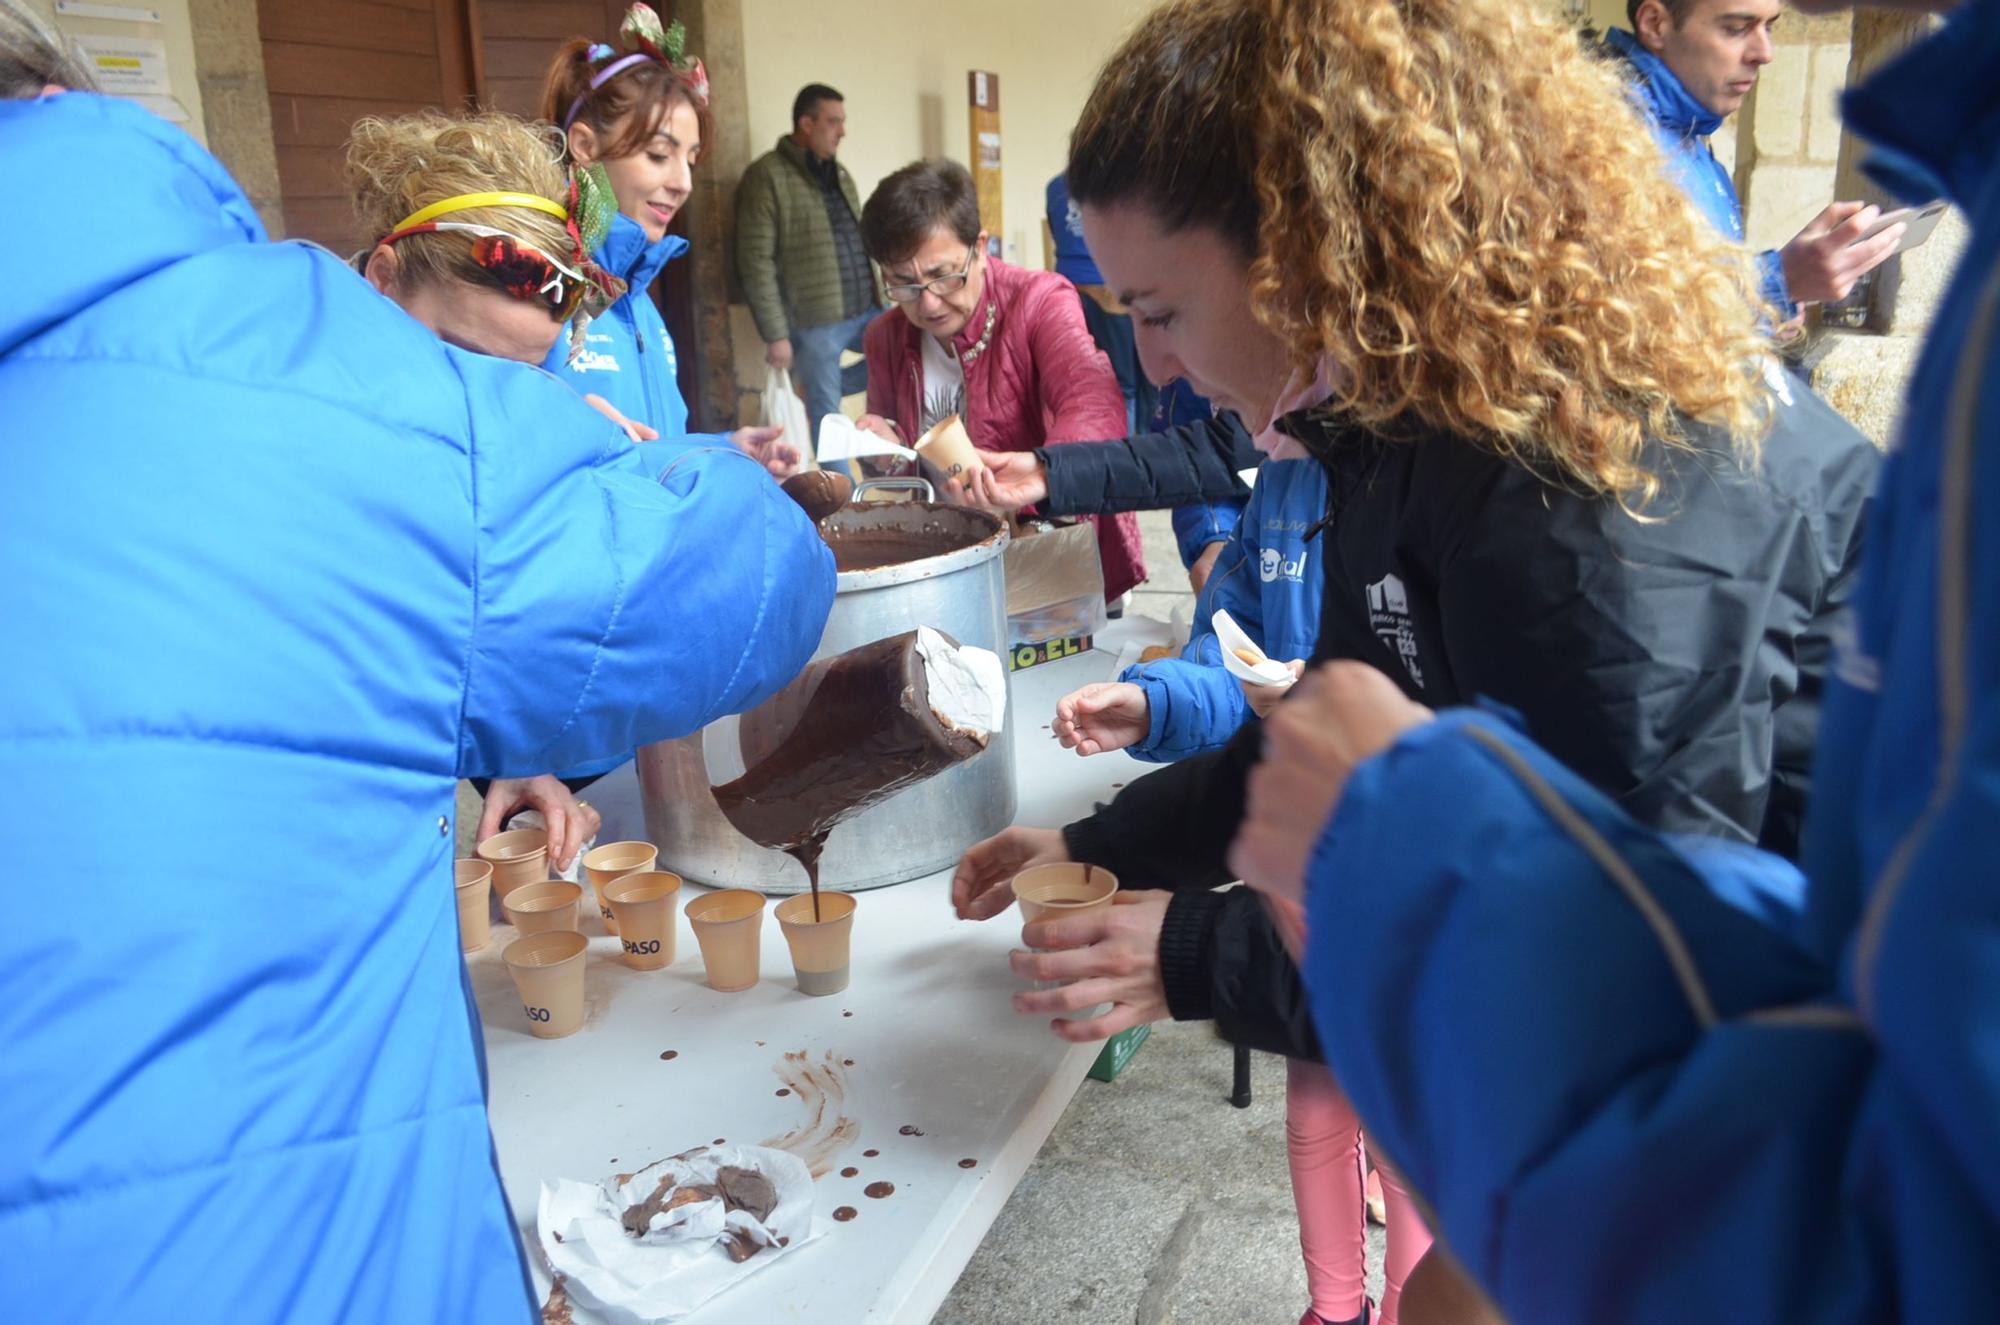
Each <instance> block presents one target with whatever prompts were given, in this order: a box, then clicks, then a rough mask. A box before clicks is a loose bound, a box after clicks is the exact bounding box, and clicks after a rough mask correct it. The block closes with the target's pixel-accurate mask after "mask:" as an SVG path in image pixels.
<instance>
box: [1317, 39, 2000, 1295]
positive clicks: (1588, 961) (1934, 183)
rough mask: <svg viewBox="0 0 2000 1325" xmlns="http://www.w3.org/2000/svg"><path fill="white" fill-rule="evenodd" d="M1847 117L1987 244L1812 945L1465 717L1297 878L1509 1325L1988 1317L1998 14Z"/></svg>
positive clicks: (1833, 727) (1897, 532)
mask: <svg viewBox="0 0 2000 1325" xmlns="http://www.w3.org/2000/svg"><path fill="white" fill-rule="evenodd" d="M1845 108H1846V111H1847V117H1848V121H1849V123H1850V124H1851V125H1852V126H1853V127H1854V128H1855V129H1856V130H1858V131H1860V132H1861V133H1863V134H1865V135H1867V136H1868V137H1870V138H1871V139H1873V140H1874V141H1875V142H1876V143H1878V144H1879V145H1881V146H1882V147H1884V148H1886V149H1887V156H1888V161H1889V164H1890V165H1891V166H1892V167H1893V169H1891V170H1890V171H1888V172H1886V173H1887V174H1888V175H1889V176H1890V177H1893V178H1895V179H1898V180H1900V181H1904V182H1905V184H1906V193H1905V196H1907V197H1908V198H1909V199H1910V200H1911V201H1913V202H1915V201H1921V200H1923V199H1925V198H1928V197H1932V196H1936V195H1939V194H1942V195H1943V196H1946V197H1949V198H1951V199H1952V200H1954V201H1955V202H1956V203H1958V204H1959V205H1960V206H1962V207H1963V208H1964V209H1965V211H1966V212H1967V214H1968V216H1969V218H1970V220H1971V223H1972V224H1971V239H1970V242H1969V243H1968V246H1967V249H1966V253H1965V257H1964V260H1963V262H1962V264H1961V266H1960V269H1959V273H1958V276H1957V278H1956V280H1955V281H1954V283H1953V286H1952V288H1951V289H1950V291H1949V292H1948V294H1947V296H1946V298H1945V299H1944V301H1943V302H1942V303H1941V305H1940V306H1939V308H1938V310H1937V313H1936V315H1935V318H1934V320H1933V322H1932V326H1931V341H1930V344H1929V345H1928V346H1927V348H1926V349H1925V352H1924V355H1923V358H1922V361H1921V362H1920V364H1919V365H1918V368H1917V370H1916V374H1915V376H1914V378H1913V379H1912V383H1911V389H1910V398H1909V404H1908V411H1907V413H1906V415H1905V420H1904V425H1903V428H1902V441H1901V444H1900V446H1899V448H1898V449H1897V450H1896V451H1895V452H1894V453H1893V454H1892V455H1891V457H1890V459H1889V461H1888V463H1887V465H1886V466H1885V467H1884V469H1883V471H1882V478H1881V488H1880V493H1879V496H1878V499H1877V502H1876V506H1875V510H1874V514H1873V515H1872V516H1871V527H1870V530H1869V535H1868V553H1867V557H1866V560H1865V563H1864V565H1863V568H1862V573H1861V579H1860V584H1859V586H1858V588H1857V591H1856V593H1855V597H1854V607H1855V613H1856V617H1857V621H1856V624H1855V627H1854V629H1853V632H1852V635H1851V638H1850V639H1849V640H1848V641H1847V642H1846V643H1845V644H1844V645H1843V648H1842V653H1841V656H1840V657H1839V658H1838V659H1837V660H1836V663H1835V666H1834V668H1833V671H1832V676H1831V678H1830V681H1829V685H1828V693H1827V697H1826V702H1825V710H1824V719H1823V721H1822V724H1821V727H1820V741H1819V759H1818V763H1817V765H1816V770H1815V780H1814V798H1813V802H1812V806H1811V814H1810V819H1809V822H1808V826H1807V834H1806V853H1805V861H1806V874H1807V877H1808V879H1809V880H1810V882H1809V883H1808V884H1807V885H1806V909H1805V914H1804V916H1803V926H1802V928H1801V929H1799V930H1798V933H1799V934H1800V935H1801V937H1800V938H1799V939H1798V940H1797V941H1794V940H1793V939H1792V938H1791V936H1790V929H1789V927H1788V926H1782V925H1781V926H1767V925H1764V924H1760V923H1758V922H1757V921H1755V920H1753V919H1752V918H1751V917H1749V916H1747V915H1745V914H1744V913H1743V912H1741V911H1740V910H1738V909H1737V908H1735V907H1734V906H1732V905H1730V904H1729V903H1728V902H1727V901H1726V900H1723V899H1722V898H1720V897H1718V895H1717V886H1716V885H1717V884H1718V883H1725V884H1726V883H1730V882H1732V881H1733V878H1734V875H1735V874H1736V873H1737V872H1738V871H1737V869H1736V868H1734V867H1731V868H1729V872H1728V873H1723V872H1722V871H1723V870H1724V868H1725V866H1726V865H1728V863H1729V862H1728V858H1727V857H1718V858H1709V859H1694V858H1690V857H1688V856H1687V855H1685V854H1684V853H1681V852H1678V851H1676V850H1674V849H1673V848H1672V847H1671V846H1669V845H1668V844H1667V843H1665V842H1663V841H1662V840H1661V839H1659V838H1657V837H1655V836H1654V835H1653V834H1651V833H1648V832H1646V831H1645V830H1643V829H1641V828H1639V827H1638V826H1636V825H1635V824H1634V823H1633V822H1632V821H1631V820H1630V819H1628V818H1626V817H1625V816H1624V815H1623V814H1621V813H1619V812H1618V810H1617V809H1615V808H1614V807H1613V806H1612V805H1610V804H1609V803H1608V802H1606V801H1605V800H1604V798H1603V797H1601V796H1599V795H1597V794H1596V793H1595V792H1593V791H1591V790H1590V789H1588V788H1587V787H1585V786H1583V785H1582V784H1581V783H1580V782H1579V781H1578V780H1577V779H1576V778H1575V777H1574V776H1572V775H1571V774H1570V773H1569V772H1568V771H1567V770H1565V769H1563V768H1562V767H1561V766H1559V765H1558V764H1556V763H1555V761H1553V760H1551V759H1550V758H1548V756H1546V755H1545V754H1543V753H1542V752H1541V751H1540V750H1538V749H1537V748H1536V747H1534V746H1533V745H1530V744H1529V743H1528V742H1527V741H1525V740H1524V739H1522V738H1521V737H1520V736H1519V735H1518V734H1517V733H1515V732H1514V731H1513V730H1511V728H1510V727H1509V726H1508V725H1507V724H1505V723H1503V722H1500V721H1497V720H1495V719H1493V718H1491V717H1489V716H1487V715H1483V714H1478V713H1473V712H1466V711H1461V712H1460V713H1458V714H1454V715H1448V716H1446V717H1444V718H1442V719H1441V720H1440V721H1439V722H1437V723H1434V724H1431V725H1429V726H1428V727H1426V728H1423V729H1420V730H1418V731H1417V732H1414V733H1412V734H1410V735H1408V736H1406V737H1405V738H1404V739H1403V740H1402V741H1400V742H1399V743H1398V744H1397V745H1396V746H1394V747H1393V748H1392V749H1391V750H1390V751H1388V752H1387V753H1386V754H1385V755H1384V756H1382V757H1381V758H1378V759H1375V760H1372V761H1369V762H1368V763H1366V764H1364V765H1363V766H1362V767H1361V768H1359V769H1358V770H1357V771H1356V772H1355V774H1354V776H1353V777H1352V778H1351V779H1350V780H1349V783H1348V786H1347V790H1346V792H1345V794H1344V795H1343V797H1342V800H1341V804H1340V806H1339V809H1338V810H1337V811H1336V813H1335V814H1334V816H1333V818H1332V820H1331V821H1330V823H1329V824H1328V826H1327V829H1326V832H1325V834H1324V836H1323V838H1322V839H1321V841H1320V843H1319V846H1318V850H1317V853H1316V855H1315V857H1314V860H1313V864H1312V867H1311V871H1310V886H1311V896H1310V910H1311V928H1312V940H1311V951H1310V954H1309V957H1308V960H1307V963H1306V977H1307V980H1308V983H1309V984H1310V985H1311V989H1312V996H1313V1005H1314V1013H1315V1017H1316V1020H1317V1023H1318V1027H1319V1031H1320V1034H1321V1036H1322V1039H1323V1041H1324V1044H1325V1047H1326V1050H1327V1053H1328V1055H1329V1058H1330V1061H1331V1062H1332V1063H1333V1065H1334V1068H1335V1070H1336V1073H1337V1075H1338V1076H1339V1078H1340V1080H1341V1083H1342V1085H1343V1086H1344V1087H1345V1088H1346V1089H1347V1091H1348V1093H1349V1095H1350V1096H1351V1097H1352V1098H1353V1100H1354V1103H1355V1105H1356V1107H1357V1109H1358V1110H1359V1112H1360V1114H1361V1117H1362V1119H1363V1120H1364V1123H1365V1125H1366V1126H1367V1127H1368V1129H1369V1137H1370V1142H1371V1144H1376V1145H1379V1146H1381V1147H1382V1149H1383V1150H1384V1152H1385V1153H1386V1154H1387V1155H1388V1157H1389V1158H1390V1159H1391V1160H1392V1161H1393V1162H1394V1163H1395V1164H1396V1165H1397V1166H1398V1167H1399V1168H1401V1170H1402V1171H1403V1173H1404V1175H1405V1176H1406V1177H1407V1178H1408V1179H1409V1180H1410V1181H1411V1184H1412V1185H1413V1186H1414V1187H1415V1188H1416V1189H1417V1190H1418V1191H1420V1192H1421V1193H1423V1195H1424V1196H1425V1198H1426V1199H1427V1200H1428V1201H1429V1203H1430V1205H1431V1207H1432V1209H1433V1210H1434V1211H1435V1213H1436V1215H1437V1219H1438V1221H1439V1222H1438V1232H1439V1233H1440V1235H1441V1236H1443V1237H1445V1238H1447V1239H1449V1241H1450V1243H1451V1246H1452V1248H1453V1250H1454V1251H1455V1252H1456V1253H1457V1255H1458V1256H1459V1258H1460V1259H1461V1261H1462V1262H1463V1263H1464V1264H1465V1266H1466V1268H1467V1269H1468V1270H1469V1271H1470V1272H1471V1273H1472V1275H1473V1276H1474V1277H1475V1278H1476V1279H1478V1280H1479V1282H1480V1283H1481V1285H1482V1286H1483V1287H1484V1288H1485V1290H1486V1292H1487V1293H1488V1294H1490V1295H1491V1296H1492V1298H1493V1299H1494V1300H1495V1302H1496V1303H1497V1304H1498V1305H1499V1307H1500V1308H1501V1309H1502V1311H1504V1312H1505V1313H1506V1315H1507V1316H1508V1317H1509V1318H1510V1319H1513V1320H1521V1321H1529V1320H1532V1321H1537V1322H1544V1323H1545V1325H1569V1323H1571V1322H1578V1323H1580V1322H1599V1321H1607V1320H1619V1321H1629V1322H1642V1323H1643V1322H1652V1321H1658V1322H1681V1321H1686V1320H1689V1319H1694V1318H1699V1317H1704V1316H1710V1315H1718V1314H1719V1315H1720V1316H1722V1317H1726V1318H1727V1319H1728V1320H1730V1321H1732V1322H1742V1323H1743V1325H1766V1323H1767V1322H1768V1323H1771V1325H1776V1323H1778V1322H1785V1323H1788V1325H1789V1323H1791V1322H1815V1323H1818V1322H1830V1323H1834V1325H1850V1323H1851V1325H1864V1323H1865V1325H1876V1323H1877V1322H1891V1321H1909V1322H1919V1321H1923V1322H1928V1321H1942V1320H1972V1319H1985V1318H1988V1317H1990V1315H1991V1313H1992V1312H1993V1310H1994V1304H1995V1303H1996V1302H2000V1054H1996V1051H1995V1045H1996V1044H2000V888H1996V886H1995V884H1996V881H2000V853H1996V845H1995V844H1996V841H2000V523H1996V522H1995V521H1994V520H1992V519H1990V518H1984V513H1985V512H1987V511H1988V510H1989V509H1990V508H1993V507H1995V506H2000V151H1996V144H2000V0H1978V2H1977V3H1971V4H1967V5H1964V6H1962V7H1961V8H1960V9H1959V10H1958V11H1957V12H1956V13H1955V14H1954V15H1953V16H1952V17H1951V18H1949V19H1948V20H1947V21H1946V24H1945V26H1944V27H1943V28H1942V29H1941V30H1940V31H1939V32H1937V33H1936V34H1934V35H1933V36H1932V37H1930V38H1929V39H1928V40H1926V41H1925V42H1923V43H1922V44H1920V45H1918V46H1916V47H1915V48H1913V49H1912V50H1910V51H1908V52H1906V53H1905V54H1904V55H1903V56H1901V57H1900V58H1899V59H1898V60H1896V61H1895V62H1893V63H1891V64H1890V65H1888V66H1886V67H1885V68H1884V69H1882V70H1881V71H1880V72H1878V73H1877V75H1876V76H1875V77H1874V78H1872V79H1871V80H1870V81H1869V82H1868V83H1867V84H1866V85H1864V86H1862V87H1860V88H1858V89H1856V90H1855V91H1852V92H1850V93H1849V94H1848V95H1847V98H1846V102H1845ZM1738 859H1739V861H1740V858H1738ZM1765 864H1766V866H1767V867H1768V862H1765ZM1356 885H1360V886H1356Z"/></svg>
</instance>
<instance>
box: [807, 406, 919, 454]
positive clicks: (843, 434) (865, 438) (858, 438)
mask: <svg viewBox="0 0 2000 1325" xmlns="http://www.w3.org/2000/svg"><path fill="white" fill-rule="evenodd" d="M871 455H899V456H902V457H903V458H904V459H906V460H914V459H916V456H917V453H916V452H915V451H912V450H911V449H910V448H909V447H907V446H898V445H896V444H895V443H894V442H891V441H888V440H886V439H884V438H881V437H877V436H876V435H875V434H874V433H872V432H867V431H865V430H863V429H861V428H857V427H855V426H854V420H853V419H850V418H848V417H847V416H846V415H845V414H829V415H827V416H826V417H825V418H823V419H821V420H820V421H819V451H818V459H819V462H820V464H821V465H826V464H829V463H838V462H840V461H843V460H859V459H862V458H864V457H867V456H871Z"/></svg>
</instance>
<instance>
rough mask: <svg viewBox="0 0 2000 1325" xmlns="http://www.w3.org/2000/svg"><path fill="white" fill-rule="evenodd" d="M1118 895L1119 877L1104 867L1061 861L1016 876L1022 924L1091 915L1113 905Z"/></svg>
mask: <svg viewBox="0 0 2000 1325" xmlns="http://www.w3.org/2000/svg"><path fill="white" fill-rule="evenodd" d="M1117 895H1118V876H1117V875H1115V874H1113V873H1112V872H1111V871H1110V870H1108V869H1105V868H1104V867H1103V866H1102V865H1079V864H1077V863H1075V862H1074V861H1068V860H1065V861H1061V862H1059V863H1057V864H1053V865H1031V866H1029V867H1028V868H1027V869H1024V870H1022V871H1021V872H1020V873H1019V874H1016V875H1015V876H1014V900H1015V901H1017V902H1019V903H1020V904H1021V917H1022V923H1024V924H1029V925H1032V924H1034V923H1035V922H1036V921H1037V920H1055V919H1058V918H1060V917H1063V916H1080V915H1088V914H1089V913H1090V912H1092V911H1102V910H1103V909H1104V908H1105V907H1107V906H1110V905H1111V899H1112V898H1113V897H1115V896H1117Z"/></svg>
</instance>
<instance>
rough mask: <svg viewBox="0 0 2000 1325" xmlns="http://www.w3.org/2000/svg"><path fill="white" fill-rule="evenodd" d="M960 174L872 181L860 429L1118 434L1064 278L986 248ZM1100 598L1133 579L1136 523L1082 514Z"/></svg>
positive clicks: (896, 435) (936, 166) (1024, 438)
mask: <svg viewBox="0 0 2000 1325" xmlns="http://www.w3.org/2000/svg"><path fill="white" fill-rule="evenodd" d="M988 238H989V236H988V235H987V233H986V231H985V229H984V228H983V227H982V226H981V225H980V222H979V199H978V196H977V195H976V194H975V193H974V191H973V187H972V176H971V175H970V174H968V173H967V172H966V169H965V167H964V166H961V165H959V164H958V163H956V162H953V161H943V160H938V161H919V162H916V163H915V164H913V165H908V166H905V167H903V168H902V169H901V170H898V171H897V172H896V173H895V174H893V175H890V176H889V177H888V178H887V179H885V180H883V181H882V182H881V184H879V185H878V186H876V189H875V192H874V193H873V194H871V195H869V198H868V202H867V203H866V205H864V206H863V207H862V209H861V242H862V244H863V245H864V246H865V247H866V248H867V250H868V256H869V257H870V258H872V259H874V260H875V262H876V264H877V265H879V266H880V267H881V269H882V282H883V285H884V286H885V287H886V291H887V293H888V296H889V301H890V302H891V303H892V304H894V305H895V307H893V308H891V309H890V310H889V311H888V312H886V313H884V314H882V316H881V317H878V318H876V319H875V321H874V322H872V323H870V324H869V326H868V333H867V336H866V337H865V339H864V341H863V345H864V348H865V353H866V355H867V358H868V411H869V412H868V413H867V414H865V415H863V416H862V418H861V419H860V420H859V422H860V426H862V427H864V428H867V429H868V430H870V431H872V432H876V433H879V434H881V435H882V436H885V437H888V438H890V439H891V440H895V441H900V442H901V443H902V444H903V445H905V446H908V445H910V444H912V443H913V442H915V441H916V440H917V439H918V438H919V437H922V436H923V435H924V433H925V432H926V431H928V430H929V429H930V427H931V426H932V425H933V424H935V423H937V422H938V421H939V420H941V419H944V418H946V417H948V416H950V415H953V414H956V415H958V416H959V418H960V420H961V421H962V422H963V423H964V424H965V430H966V432H967V433H968V434H969V435H970V436H971V438H972V444H973V445H974V446H977V447H978V448H979V449H980V450H982V451H1028V450H1033V449H1034V448H1036V447H1041V446H1047V445H1055V444H1059V443H1063V442H1081V441H1094V440H1098V439H1102V438H1106V437H1123V436H1125V435H1126V434H1127V433H1128V432H1129V431H1130V430H1129V429H1128V428H1127V427H1126V426H1125V396H1124V394H1123V393H1122V392H1121V391H1120V390H1119V389H1118V376H1117V374H1116V373H1114V372H1112V371H1111V361H1110V360H1109V359H1106V358H1105V357H1104V352H1103V351H1102V350H1100V349H1098V348H1097V344H1096V342H1094V341H1093V340H1091V338H1090V328H1089V327H1087V326H1085V325H1084V321H1083V309H1082V308H1081V307H1080V306H1079V305H1078V304H1077V295H1076V287H1075V286H1073V285H1071V284H1070V283H1069V281H1068V279H1067V278H1065V277H1062V276H1058V275H1056V274H1055V273H1054V272H1049V271H1026V270H1024V269H1022V268H1020V267H1015V266H1012V265H1010V264H1008V263H1005V262H1002V261H1001V260H1000V259H998V258H996V257H992V256H991V255H989V254H988V253H987V251H986V246H987V240H988ZM1091 520H1092V523H1093V524H1095V525H1096V526H1097V550H1098V558H1099V560H1100V562H1101V563H1102V565H1103V568H1104V596H1105V599H1106V601H1110V602H1115V601H1116V600H1117V599H1118V597H1119V596H1120V595H1122V594H1123V593H1124V592H1125V591H1126V590H1128V589H1130V588H1132V587H1133V586H1134V585H1136V584H1138V583H1139V582H1140V581H1141V580H1143V579H1145V578H1146V562H1145V558H1144V556H1143V555H1142V553H1141V551H1140V547H1139V523H1138V520H1137V519H1136V518H1135V517H1133V516H1132V515H1130V514H1122V515H1100V516H1093V517H1091Z"/></svg>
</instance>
